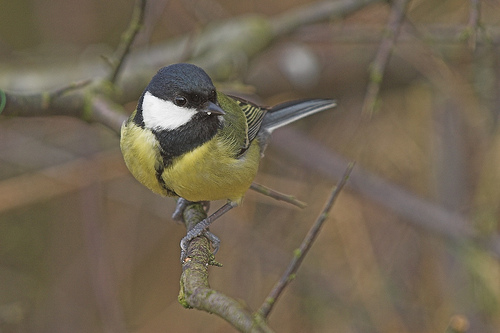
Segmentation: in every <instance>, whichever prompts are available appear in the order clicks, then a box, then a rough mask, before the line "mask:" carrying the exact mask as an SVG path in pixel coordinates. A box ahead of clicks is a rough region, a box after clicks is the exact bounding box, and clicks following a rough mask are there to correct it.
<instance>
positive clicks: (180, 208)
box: [172, 198, 210, 222]
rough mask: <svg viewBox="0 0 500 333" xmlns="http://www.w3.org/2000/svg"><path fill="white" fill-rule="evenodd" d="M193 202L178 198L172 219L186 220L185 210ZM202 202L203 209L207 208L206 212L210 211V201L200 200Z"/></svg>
mask: <svg viewBox="0 0 500 333" xmlns="http://www.w3.org/2000/svg"><path fill="white" fill-rule="evenodd" d="M192 203H193V202H192V201H189V200H186V199H184V198H179V199H177V205H176V206H175V210H174V213H173V214H172V219H173V220H174V221H181V222H182V221H183V220H184V218H183V216H182V215H183V214H184V210H185V209H186V207H187V206H189V205H190V204H192ZM200 203H201V204H202V205H203V209H204V210H205V212H207V213H208V210H209V209H210V201H200Z"/></svg>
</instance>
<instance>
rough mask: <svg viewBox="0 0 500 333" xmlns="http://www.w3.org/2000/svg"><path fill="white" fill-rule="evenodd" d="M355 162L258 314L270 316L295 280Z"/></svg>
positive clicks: (348, 168)
mask: <svg viewBox="0 0 500 333" xmlns="http://www.w3.org/2000/svg"><path fill="white" fill-rule="evenodd" d="M354 164H355V162H351V163H349V165H348V166H347V169H346V170H345V172H344V175H343V176H342V178H341V179H340V182H339V183H338V185H337V186H335V188H334V189H333V191H332V194H331V195H330V198H329V199H328V201H327V203H326V205H325V208H324V209H323V211H322V212H321V214H320V215H319V216H318V218H317V219H316V222H315V223H314V225H313V226H312V227H311V229H310V230H309V232H308V233H307V235H306V237H305V238H304V240H303V241H302V244H300V247H299V248H298V249H296V250H295V251H294V257H293V259H292V261H291V262H290V264H289V265H288V267H287V269H286V270H285V273H284V274H283V275H282V277H281V279H280V280H279V281H278V282H277V283H276V284H275V285H274V287H273V289H272V290H271V292H270V293H269V295H268V296H267V298H266V300H265V301H264V303H263V304H262V306H261V307H260V309H259V310H258V311H257V314H258V315H259V316H261V317H262V318H267V317H268V316H269V313H270V312H271V310H272V309H273V306H274V304H276V301H277V300H278V297H279V296H280V295H281V294H282V292H283V291H284V290H285V287H286V286H287V285H288V283H290V282H291V281H292V280H293V278H294V275H295V273H296V272H297V270H298V269H299V266H300V264H301V263H302V261H303V260H304V258H305V256H306V254H307V253H308V252H309V249H310V248H311V246H312V244H313V243H314V240H315V239H316V237H317V236H318V234H319V231H320V229H321V227H322V226H323V223H324V222H325V220H326V218H327V217H328V214H329V213H330V210H331V209H332V207H333V204H334V203H335V200H336V199H337V197H338V196H339V194H340V192H341V191H342V188H343V187H344V185H345V184H346V182H347V180H348V179H349V176H350V174H351V172H352V169H353V168H354Z"/></svg>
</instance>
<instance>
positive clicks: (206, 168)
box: [163, 139, 260, 202]
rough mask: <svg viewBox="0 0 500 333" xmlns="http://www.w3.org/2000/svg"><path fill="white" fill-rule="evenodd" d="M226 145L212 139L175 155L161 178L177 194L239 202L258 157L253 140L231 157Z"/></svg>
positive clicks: (195, 198) (202, 198) (248, 185)
mask: <svg viewBox="0 0 500 333" xmlns="http://www.w3.org/2000/svg"><path fill="white" fill-rule="evenodd" d="M228 149H230V148H229V147H228V146H225V145H224V144H222V143H220V142H219V141H217V140H216V139H213V140H211V141H209V142H208V143H207V144H205V145H202V146H200V147H198V148H196V149H195V150H193V151H191V152H189V153H187V154H185V155H183V156H181V157H179V158H177V159H176V160H175V162H174V163H173V164H172V166H171V167H170V168H167V169H165V171H164V173H163V179H164V180H165V183H166V184H167V186H169V187H170V188H172V189H173V190H174V191H175V192H176V193H177V194H178V195H180V196H181V197H183V198H184V199H187V200H190V201H205V200H206V201H212V200H220V199H229V200H231V201H236V202H239V201H241V199H242V198H243V195H244V194H245V192H246V191H247V190H248V188H249V187H250V185H251V184H252V181H253V180H254V178H255V175H256V174H257V169H258V166H259V160H260V151H259V146H258V143H257V142H256V141H255V142H253V144H252V145H251V146H250V148H249V149H248V151H247V152H246V154H245V155H244V156H243V157H241V158H239V159H235V158H232V157H229V156H230V152H229V151H228Z"/></svg>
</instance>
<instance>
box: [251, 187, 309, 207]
mask: <svg viewBox="0 0 500 333" xmlns="http://www.w3.org/2000/svg"><path fill="white" fill-rule="evenodd" d="M250 189H252V190H254V191H255V192H258V193H260V194H264V195H267V196H268V197H271V198H273V199H276V200H279V201H284V202H287V203H289V204H292V205H294V206H297V207H299V208H306V207H307V204H306V203H305V202H303V201H300V200H298V199H297V198H295V197H294V196H293V195H289V194H284V193H281V192H278V191H275V190H273V189H272V188H269V187H266V186H264V185H261V184H257V183H255V182H253V183H252V185H251V186H250Z"/></svg>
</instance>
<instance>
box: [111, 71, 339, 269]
mask: <svg viewBox="0 0 500 333" xmlns="http://www.w3.org/2000/svg"><path fill="white" fill-rule="evenodd" d="M335 105H336V103H335V101H334V100H330V99H310V100H302V101H293V102H287V103H284V104H280V105H277V106H275V107H272V108H264V107H260V106H257V105H255V104H253V103H250V102H248V101H246V100H243V99H241V98H237V97H234V96H228V95H225V94H223V93H221V92H217V91H216V89H215V87H214V84H213V83H212V80H211V79H210V77H209V76H208V75H207V73H205V71H204V70H203V69H201V68H200V67H197V66H195V65H192V64H184V63H182V64H174V65H170V66H167V67H163V68H161V69H160V70H159V71H158V73H157V74H156V75H155V76H154V77H153V78H152V80H151V82H150V83H149V85H148V86H147V87H146V89H145V90H144V92H143V94H142V95H141V97H140V99H139V102H138V104H137V108H136V110H135V111H134V112H133V113H132V114H131V115H130V117H129V118H128V120H126V121H125V122H124V123H123V125H122V129H121V139H120V147H121V150H122V153H123V157H124V160H125V164H126V165H127V167H128V169H129V170H130V172H131V173H132V174H133V175H134V177H135V178H136V179H137V180H138V181H139V182H141V183H142V184H143V185H145V186H146V187H148V188H149V189H151V190H152V191H153V192H155V193H158V194H161V195H164V196H171V197H180V198H183V199H185V200H187V201H191V202H199V201H213V200H220V199H224V200H228V202H227V204H225V205H224V206H222V207H221V208H220V209H219V210H217V211H216V212H215V213H214V214H212V215H210V216H209V217H208V218H207V219H205V220H203V221H202V222H200V223H198V224H197V225H196V227H195V228H194V229H192V230H191V231H189V232H188V233H187V235H186V237H184V238H183V240H182V241H181V249H182V255H181V260H182V258H183V256H184V255H185V253H186V250H187V245H188V244H189V242H190V241H191V240H192V239H193V238H195V237H197V236H199V235H201V234H203V233H206V228H207V227H208V226H209V225H210V223H211V222H213V221H214V220H215V219H216V218H218V217H219V216H221V215H222V214H224V213H225V212H227V211H228V210H230V209H231V208H233V207H235V206H237V205H238V204H240V203H241V201H242V199H243V196H244V194H245V192H246V191H247V190H248V188H249V187H250V185H251V183H252V181H253V179H254V178H255V175H256V173H257V169H258V166H259V161H260V158H261V155H262V154H263V151H264V149H265V146H266V144H267V141H268V138H269V136H270V134H271V132H272V131H273V130H274V129H276V128H278V127H281V126H284V125H286V124H289V123H291V122H293V121H295V120H298V119H301V118H303V117H306V116H309V115H311V114H314V113H317V112H320V111H324V110H327V109H330V108H332V107H334V106H335ZM212 240H213V241H214V242H215V243H216V244H214V247H215V250H217V248H218V243H217V238H216V237H213V238H212Z"/></svg>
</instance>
